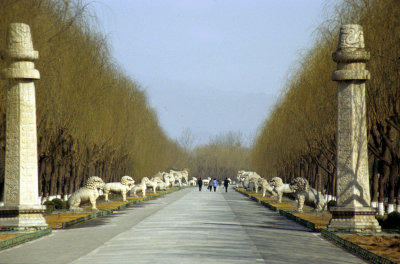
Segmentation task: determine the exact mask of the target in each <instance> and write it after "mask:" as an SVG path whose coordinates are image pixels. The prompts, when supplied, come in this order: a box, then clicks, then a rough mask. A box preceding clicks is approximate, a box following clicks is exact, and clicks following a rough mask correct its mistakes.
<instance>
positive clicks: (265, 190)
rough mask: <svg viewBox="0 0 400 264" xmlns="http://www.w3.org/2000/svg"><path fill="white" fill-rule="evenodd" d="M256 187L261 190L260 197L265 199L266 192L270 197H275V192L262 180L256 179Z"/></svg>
mask: <svg viewBox="0 0 400 264" xmlns="http://www.w3.org/2000/svg"><path fill="white" fill-rule="evenodd" d="M258 185H259V186H261V190H262V193H263V195H262V197H265V193H266V192H267V191H268V192H269V193H270V194H271V195H274V196H275V195H276V192H275V191H274V187H272V186H271V185H270V184H269V183H268V181H267V180H266V179H264V178H259V179H258Z"/></svg>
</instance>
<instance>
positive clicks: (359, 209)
mask: <svg viewBox="0 0 400 264" xmlns="http://www.w3.org/2000/svg"><path fill="white" fill-rule="evenodd" d="M369 58H370V54H369V52H367V51H365V49H364V36H363V30H362V27H361V26H360V25H343V26H342V27H341V29H340V35H339V45H338V49H337V51H336V52H335V53H333V60H334V61H335V62H337V70H336V71H335V72H333V74H332V80H333V81H336V82H338V123H337V183H336V192H337V206H336V207H333V208H331V212H332V219H331V221H330V223H329V225H328V230H330V231H341V232H380V231H381V227H380V226H379V224H378V221H377V220H376V219H375V209H374V208H372V207H370V202H371V198H370V188H369V176H368V149H367V147H368V139H367V129H366V102H365V82H366V80H368V79H370V73H369V72H368V71H367V70H366V69H365V63H366V62H367V61H368V60H369Z"/></svg>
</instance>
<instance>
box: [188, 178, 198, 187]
mask: <svg viewBox="0 0 400 264" xmlns="http://www.w3.org/2000/svg"><path fill="white" fill-rule="evenodd" d="M196 185H197V178H196V177H192V179H191V180H190V181H189V186H196Z"/></svg>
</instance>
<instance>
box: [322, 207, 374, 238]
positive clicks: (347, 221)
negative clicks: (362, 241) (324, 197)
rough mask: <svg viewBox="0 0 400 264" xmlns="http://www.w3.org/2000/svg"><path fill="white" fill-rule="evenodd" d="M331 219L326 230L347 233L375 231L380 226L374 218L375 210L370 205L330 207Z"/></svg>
mask: <svg viewBox="0 0 400 264" xmlns="http://www.w3.org/2000/svg"><path fill="white" fill-rule="evenodd" d="M330 211H331V213H332V219H331V220H330V222H329V225H328V230H329V231H333V232H349V233H376V232H381V227H380V225H379V223H378V221H377V220H376V218H375V213H376V210H375V209H374V208H372V207H359V208H358V207H356V208H347V207H331V209H330Z"/></svg>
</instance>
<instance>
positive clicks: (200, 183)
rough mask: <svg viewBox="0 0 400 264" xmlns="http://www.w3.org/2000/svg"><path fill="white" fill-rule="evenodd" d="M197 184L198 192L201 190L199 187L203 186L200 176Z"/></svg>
mask: <svg viewBox="0 0 400 264" xmlns="http://www.w3.org/2000/svg"><path fill="white" fill-rule="evenodd" d="M197 184H198V185H199V192H201V187H203V180H202V179H201V177H200V179H199V180H198V181H197Z"/></svg>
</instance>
